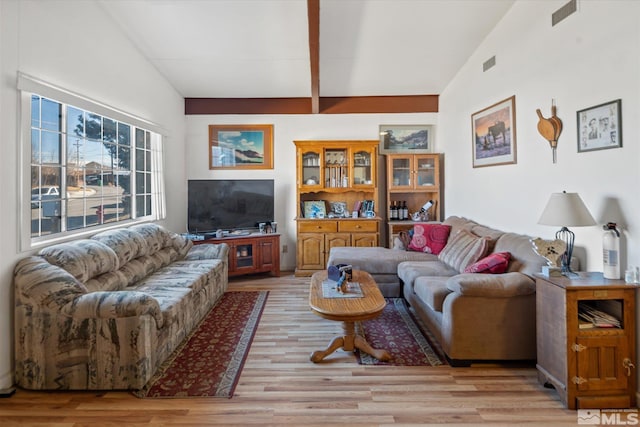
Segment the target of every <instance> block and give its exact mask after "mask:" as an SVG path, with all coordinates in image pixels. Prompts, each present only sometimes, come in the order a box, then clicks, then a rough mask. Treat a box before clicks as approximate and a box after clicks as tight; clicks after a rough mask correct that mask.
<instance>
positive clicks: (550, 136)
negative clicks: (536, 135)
mask: <svg viewBox="0 0 640 427" xmlns="http://www.w3.org/2000/svg"><path fill="white" fill-rule="evenodd" d="M536 113H538V132H540V135H542V137H543V138H544V139H546V140H547V141H549V145H550V146H551V150H552V151H553V163H555V162H556V147H557V146H558V138H559V137H560V134H561V133H562V120H560V119H559V118H558V116H556V103H555V101H553V100H552V101H551V117H549V118H548V119H545V118H544V117H543V116H542V112H541V111H540V109H539V108H538V109H537V110H536Z"/></svg>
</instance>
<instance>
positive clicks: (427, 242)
mask: <svg viewBox="0 0 640 427" xmlns="http://www.w3.org/2000/svg"><path fill="white" fill-rule="evenodd" d="M450 232H451V226H450V225H447V224H416V225H414V226H413V237H412V238H411V243H409V246H408V249H409V250H411V251H416V252H425V253H428V254H434V255H438V254H439V253H440V251H442V248H444V247H445V245H446V244H447V239H449V233H450Z"/></svg>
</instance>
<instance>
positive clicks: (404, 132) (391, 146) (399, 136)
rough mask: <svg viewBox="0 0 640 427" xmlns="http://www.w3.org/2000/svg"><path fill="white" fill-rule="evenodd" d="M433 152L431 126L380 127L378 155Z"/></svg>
mask: <svg viewBox="0 0 640 427" xmlns="http://www.w3.org/2000/svg"><path fill="white" fill-rule="evenodd" d="M432 151H433V125H380V154H395V153H398V154H401V153H408V154H423V153H431V152H432Z"/></svg>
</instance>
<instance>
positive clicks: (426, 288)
mask: <svg viewBox="0 0 640 427" xmlns="http://www.w3.org/2000/svg"><path fill="white" fill-rule="evenodd" d="M447 280H449V277H427V276H423V277H418V278H417V279H416V280H415V283H414V284H413V292H415V293H416V295H417V296H418V298H420V299H421V300H422V301H423V302H424V303H425V304H427V305H428V306H429V307H430V308H431V309H432V310H433V311H439V312H442V305H443V304H444V299H445V298H446V297H447V295H449V294H450V293H451V290H450V289H449V288H447Z"/></svg>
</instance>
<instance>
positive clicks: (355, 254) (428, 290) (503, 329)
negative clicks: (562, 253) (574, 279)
mask: <svg viewBox="0 0 640 427" xmlns="http://www.w3.org/2000/svg"><path fill="white" fill-rule="evenodd" d="M443 224H448V225H450V226H451V232H450V234H449V240H448V243H447V245H449V244H451V243H452V240H453V238H454V236H456V234H457V233H458V232H459V231H460V230H465V231H469V232H471V233H472V234H473V235H475V236H478V237H486V239H487V240H488V243H489V250H488V253H497V252H509V253H510V254H511V260H510V262H509V265H508V270H507V271H506V272H505V273H502V274H491V273H490V274H485V273H461V272H460V271H458V270H457V269H456V268H453V267H452V266H451V265H450V264H447V263H445V262H443V261H442V259H441V258H442V257H439V256H437V255H433V254H426V253H419V252H411V251H405V250H403V248H398V247H396V248H394V249H387V248H332V249H331V253H330V257H329V262H328V264H329V265H335V264H339V263H345V264H352V265H353V266H354V268H360V269H362V270H365V271H368V272H369V273H371V274H372V276H373V277H374V278H375V279H376V280H380V282H379V284H380V286H381V289H382V291H383V294H384V295H385V296H387V297H393V296H398V295H402V296H403V297H404V298H405V299H406V301H407V302H408V303H409V304H410V305H411V307H412V308H413V309H414V310H415V313H416V314H417V316H418V317H419V318H420V319H421V320H422V321H423V322H424V323H425V324H426V326H427V327H428V328H429V330H430V331H431V332H432V333H433V335H434V336H435V337H436V339H437V340H438V342H439V343H440V345H441V347H442V349H443V351H444V352H445V353H446V355H447V357H448V359H449V361H450V363H451V364H453V365H468V364H469V363H470V362H472V361H494V360H534V359H535V358H536V330H535V324H536V307H535V280H534V278H533V274H534V273H536V272H539V271H541V269H542V266H543V265H545V263H546V260H545V259H544V258H542V257H540V256H539V255H538V254H536V252H535V251H534V249H533V246H532V244H531V241H530V237H529V236H526V235H522V234H516V233H508V232H503V231H500V230H496V229H492V228H490V227H486V226H483V225H481V224H478V223H476V222H474V221H472V220H469V219H466V218H461V217H456V216H452V217H449V218H447V219H446V220H445V221H443ZM394 269H395V272H394ZM394 276H395V277H394Z"/></svg>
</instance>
